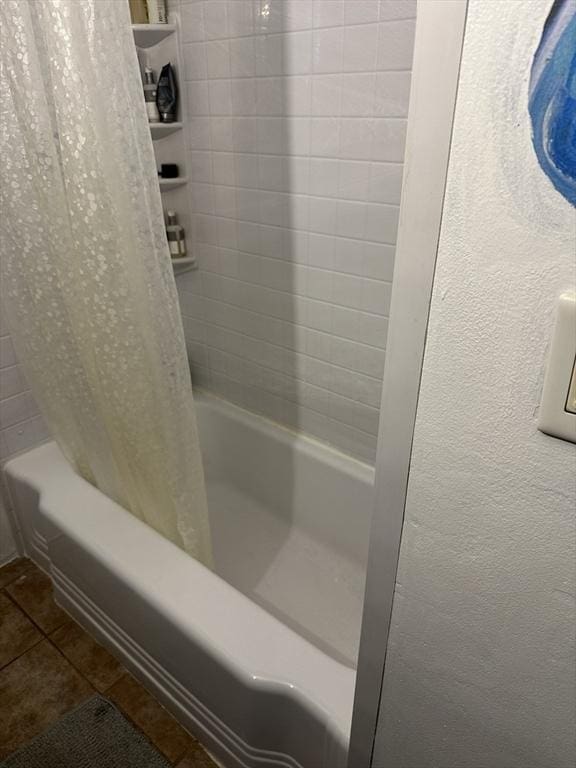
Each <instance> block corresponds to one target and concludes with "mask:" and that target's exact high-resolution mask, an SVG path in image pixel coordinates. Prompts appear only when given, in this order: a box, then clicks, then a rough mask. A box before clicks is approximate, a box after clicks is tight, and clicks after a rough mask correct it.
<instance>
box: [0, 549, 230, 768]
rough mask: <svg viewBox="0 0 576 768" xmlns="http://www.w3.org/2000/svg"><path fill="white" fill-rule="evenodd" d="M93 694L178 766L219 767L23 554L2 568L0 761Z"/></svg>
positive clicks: (185, 767)
mask: <svg viewBox="0 0 576 768" xmlns="http://www.w3.org/2000/svg"><path fill="white" fill-rule="evenodd" d="M96 692H98V693H101V694H103V695H104V696H106V697H107V698H108V699H110V700H111V701H113V702H114V703H115V704H116V706H117V707H118V708H119V709H120V710H122V712H123V713H124V714H125V715H126V716H127V717H128V719H129V720H131V721H132V723H134V725H136V726H137V727H138V728H139V729H140V731H142V732H143V733H144V734H145V736H146V737H147V738H148V739H149V740H150V741H151V742H152V743H153V744H154V745H155V746H156V748H157V749H158V750H159V751H160V752H162V754H163V755H164V756H165V757H166V758H167V759H168V761H169V762H170V763H171V764H172V765H174V766H176V768H217V767H216V764H215V763H214V762H213V761H212V760H211V759H210V757H209V756H208V755H207V753H206V752H205V751H204V750H203V749H202V746H201V745H200V743H199V742H198V741H197V740H196V739H195V738H194V737H193V736H191V735H190V734H189V733H187V732H186V731H185V730H184V729H183V728H182V727H181V726H180V725H179V724H178V723H177V722H176V720H175V719H174V718H173V717H172V715H170V714H169V713H168V712H167V711H166V710H165V709H164V708H163V707H162V706H161V705H160V704H159V703H158V702H157V701H156V699H155V698H154V697H153V696H152V695H151V694H150V693H148V691H147V690H146V689H145V688H144V687H143V686H142V685H141V684H140V683H139V682H137V681H136V680H135V679H134V678H133V677H132V676H131V675H130V674H129V673H128V672H127V671H126V670H125V669H124V668H123V667H122V666H121V664H120V663H119V662H118V661H116V659H115V658H114V657H113V656H111V655H110V653H108V651H107V650H105V649H104V648H102V646H100V645H98V643H97V642H96V641H95V640H93V639H92V637H90V635H88V634H87V633H86V632H85V631H84V630H83V629H82V628H81V627H80V626H79V625H78V624H76V622H74V621H72V620H71V619H70V617H69V616H68V615H67V614H66V613H64V611H62V610H61V609H60V608H59V607H58V606H57V605H56V603H55V602H54V600H53V598H52V586H51V582H50V579H49V578H48V577H47V576H45V575H44V574H43V573H42V571H40V570H39V569H38V568H37V567H36V566H35V565H34V564H33V563H32V562H31V561H30V560H26V559H24V558H21V559H19V560H14V561H13V562H11V563H8V565H5V566H4V567H3V568H0V760H2V759H3V758H4V757H6V756H7V755H9V754H10V753H11V752H13V751H14V750H16V749H18V748H19V747H20V746H22V745H23V744H25V743H26V742H27V741H28V740H29V739H31V738H32V737H34V736H36V735H37V734H38V733H41V732H42V731H43V730H45V729H46V728H48V727H49V726H50V725H51V724H52V723H53V722H54V721H55V720H57V719H58V718H59V717H61V716H62V715H64V714H65V713H66V712H68V711H69V710H71V709H74V708H75V707H77V706H78V705H79V704H80V703H81V702H82V701H84V699H87V698H89V697H90V696H93V695H94V694H95V693H96Z"/></svg>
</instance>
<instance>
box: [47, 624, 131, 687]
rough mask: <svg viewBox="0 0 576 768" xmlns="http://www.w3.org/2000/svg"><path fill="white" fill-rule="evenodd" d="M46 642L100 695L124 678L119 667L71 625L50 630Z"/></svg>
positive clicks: (91, 639) (81, 630) (94, 641)
mask: <svg viewBox="0 0 576 768" xmlns="http://www.w3.org/2000/svg"><path fill="white" fill-rule="evenodd" d="M50 640H52V642H53V643H54V644H55V645H57V646H58V648H59V649H60V650H61V651H62V653H63V654H64V656H66V658H67V659H68V660H69V661H70V662H71V663H72V664H73V665H74V666H75V667H76V669H77V670H78V671H79V672H80V674H82V675H84V677H85V678H86V679H87V680H88V681H89V682H90V683H92V685H93V686H94V688H96V689H97V690H98V691H100V692H102V691H105V690H106V689H107V688H110V686H111V685H114V683H115V682H116V681H117V680H119V679H120V678H121V677H122V675H123V674H124V669H123V667H122V666H121V665H120V663H119V662H118V661H116V659H115V658H114V657H113V656H112V655H111V654H110V653H108V651H107V650H106V649H105V648H102V646H101V645H99V644H98V643H97V642H96V640H94V639H93V638H91V637H90V635H89V634H87V633H86V632H85V631H84V630H83V629H82V627H80V626H79V625H78V624H76V622H74V621H69V622H68V623H67V624H64V625H63V626H62V627H59V628H58V629H56V630H54V632H52V633H51V634H50Z"/></svg>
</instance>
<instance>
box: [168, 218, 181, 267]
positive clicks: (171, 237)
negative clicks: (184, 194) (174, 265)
mask: <svg viewBox="0 0 576 768" xmlns="http://www.w3.org/2000/svg"><path fill="white" fill-rule="evenodd" d="M166 215H167V217H168V226H167V227H166V235H167V236H168V247H169V249H170V256H171V257H172V258H173V259H181V258H182V257H183V256H186V239H185V237H184V227H183V226H182V224H178V217H177V216H176V214H175V213H174V211H167V212H166Z"/></svg>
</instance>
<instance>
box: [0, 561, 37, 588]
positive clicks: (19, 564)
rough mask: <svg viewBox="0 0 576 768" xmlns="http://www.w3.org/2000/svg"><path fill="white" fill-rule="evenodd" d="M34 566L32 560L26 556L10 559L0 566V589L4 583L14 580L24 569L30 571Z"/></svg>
mask: <svg viewBox="0 0 576 768" xmlns="http://www.w3.org/2000/svg"><path fill="white" fill-rule="evenodd" d="M34 568H36V566H35V565H34V563H33V562H32V560H28V558H26V557H18V558H16V560H11V561H10V562H9V563H6V565H3V566H2V568H0V589H2V587H5V586H6V584H10V582H11V581H16V579H19V578H20V576H22V574H24V573H26V571H30V570H33V569H34Z"/></svg>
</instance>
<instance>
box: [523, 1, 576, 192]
mask: <svg viewBox="0 0 576 768" xmlns="http://www.w3.org/2000/svg"><path fill="white" fill-rule="evenodd" d="M528 108H529V112H530V118H531V120H532V141H533V143H534V149H535V150H536V155H537V157H538V162H539V163H540V166H541V167H542V169H543V171H544V173H546V175H547V176H548V178H549V179H550V181H551V182H552V184H553V185H554V186H555V187H556V189H557V190H558V192H560V194H562V195H564V197H565V198H566V199H567V200H568V201H569V202H571V203H572V205H575V206H576V2H575V0H555V2H554V4H553V6H552V9H551V11H550V14H549V16H548V19H547V20H546V24H545V25H544V29H543V32H542V39H541V40H540V44H539V46H538V49H537V51H536V54H535V56H534V62H533V65H532V73H531V77H530V96H529V105H528Z"/></svg>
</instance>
